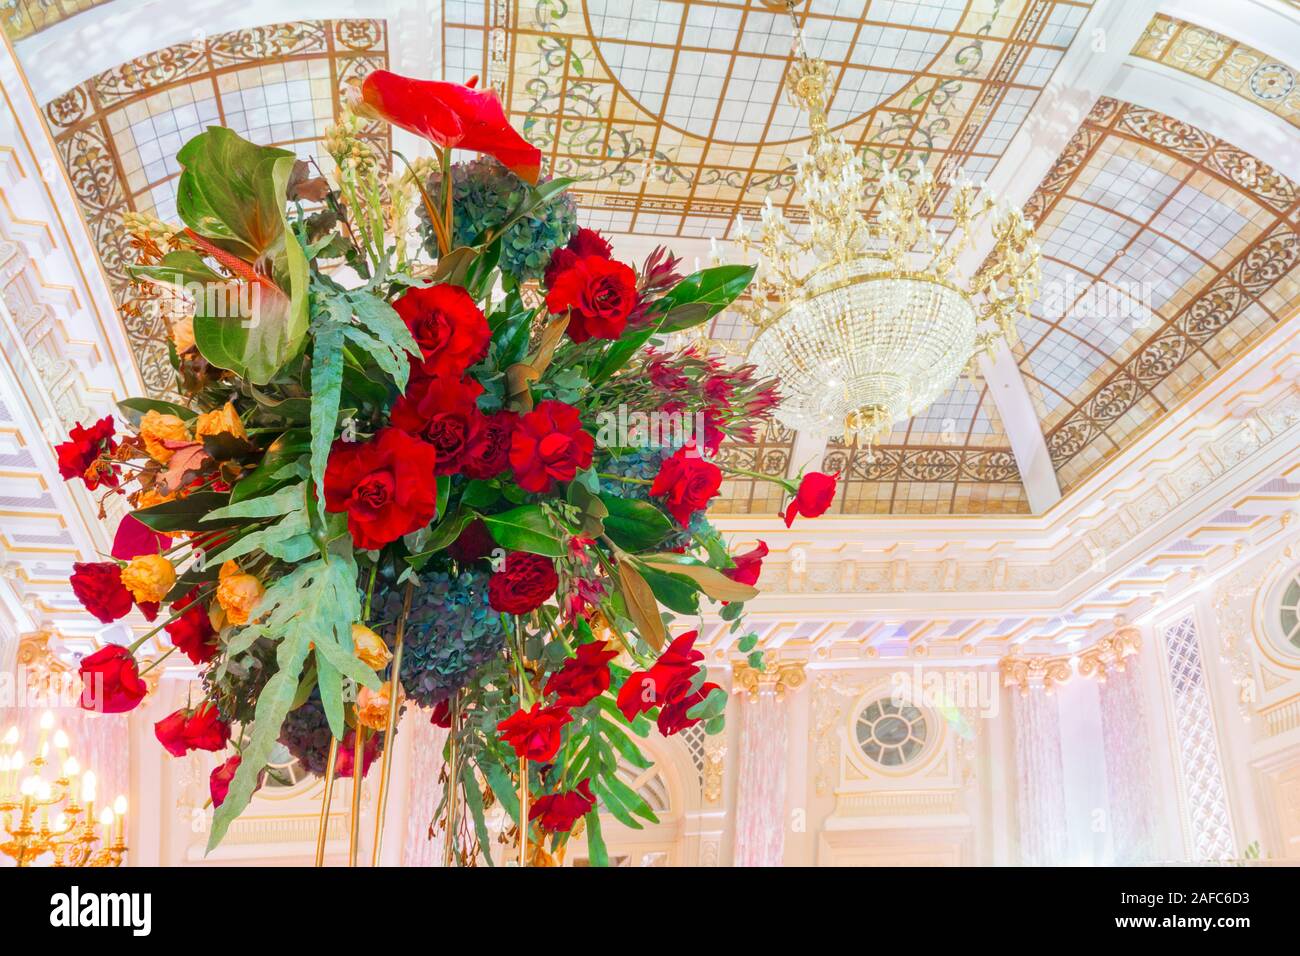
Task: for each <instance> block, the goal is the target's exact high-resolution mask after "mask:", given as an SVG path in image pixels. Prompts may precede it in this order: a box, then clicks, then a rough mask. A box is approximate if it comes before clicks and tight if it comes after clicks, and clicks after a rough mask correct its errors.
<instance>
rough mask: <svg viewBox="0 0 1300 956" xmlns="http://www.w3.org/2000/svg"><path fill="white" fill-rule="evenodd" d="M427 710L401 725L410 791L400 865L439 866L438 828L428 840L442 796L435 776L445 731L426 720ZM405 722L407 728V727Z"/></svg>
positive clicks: (418, 711)
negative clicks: (407, 749) (406, 736)
mask: <svg viewBox="0 0 1300 956" xmlns="http://www.w3.org/2000/svg"><path fill="white" fill-rule="evenodd" d="M427 714H428V712H427V711H424V710H416V711H415V712H414V713H413V714H412V715H410V719H408V720H407V721H406V722H405V723H404V724H403V725H402V728H401V731H400V733H399V739H400V736H401V735H402V734H408V733H409V734H410V740H409V741H408V744H409V745H410V748H411V749H410V751H409V753H408V755H407V759H408V761H409V764H408V766H409V772H408V774H407V781H408V785H409V787H410V793H409V794H408V797H407V802H406V833H405V834H404V839H403V841H402V866H442V847H443V839H444V836H443V834H442V832H441V831H439V832H437V833H435V834H434V836H433V839H429V824H430V823H431V822H432V821H433V811H434V810H435V809H436V808H437V806H438V801H439V800H440V799H441V798H442V788H441V787H440V786H439V785H438V775H439V774H440V773H442V764H443V760H442V748H443V744H445V743H446V741H447V731H446V730H444V729H443V728H442V727H435V726H434V725H433V724H431V723H430V722H429V718H428V715H427ZM408 725H409V729H408Z"/></svg>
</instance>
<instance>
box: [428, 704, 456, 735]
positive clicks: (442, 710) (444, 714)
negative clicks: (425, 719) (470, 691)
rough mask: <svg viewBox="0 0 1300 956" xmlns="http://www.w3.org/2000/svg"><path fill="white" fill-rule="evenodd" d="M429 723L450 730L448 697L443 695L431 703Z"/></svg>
mask: <svg viewBox="0 0 1300 956" xmlns="http://www.w3.org/2000/svg"><path fill="white" fill-rule="evenodd" d="M429 723H431V724H433V726H435V727H445V728H446V729H447V730H451V698H450V697H444V698H443V699H442V700H440V701H438V703H436V704H434V705H433V709H432V710H431V711H430V712H429Z"/></svg>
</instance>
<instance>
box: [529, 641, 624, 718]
mask: <svg viewBox="0 0 1300 956" xmlns="http://www.w3.org/2000/svg"><path fill="white" fill-rule="evenodd" d="M616 657H618V651H614V650H610V649H609V645H607V644H606V643H605V642H604V641H593V642H592V643H590V644H582V645H580V646H579V647H578V652H577V656H576V657H570V658H569V659H568V660H566V661H565V662H564V666H563V667H561V668H560V669H559V670H558V671H556V672H555V673H554V674H552V675H551V676H550V679H549V680H547V682H546V693H548V694H558V695H559V698H558V699H557V700H556V701H555V706H557V707H582V706H583V705H585V704H588V703H590V702H591V701H593V700H595V699H596V698H597V697H599V696H600V695H601V694H603V693H605V691H607V690H609V662H610V661H612V660H613V659H614V658H616Z"/></svg>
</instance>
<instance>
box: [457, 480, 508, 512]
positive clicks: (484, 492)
mask: <svg viewBox="0 0 1300 956" xmlns="http://www.w3.org/2000/svg"><path fill="white" fill-rule="evenodd" d="M500 497H501V492H500V490H499V489H498V488H497V487H496V486H495V485H493V484H492V483H491V482H490V481H482V480H480V479H477V478H476V479H474V480H473V481H471V482H470V483H469V484H467V485H466V486H465V490H464V491H462V492H461V494H460V501H461V504H463V505H465V506H466V507H467V508H486V507H487V506H488V505H490V504H494V503H496V500H497V499H498V498H500Z"/></svg>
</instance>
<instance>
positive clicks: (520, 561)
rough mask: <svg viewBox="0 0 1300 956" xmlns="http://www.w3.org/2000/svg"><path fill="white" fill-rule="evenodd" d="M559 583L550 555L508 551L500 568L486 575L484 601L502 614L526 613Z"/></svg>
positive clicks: (535, 606) (540, 603)
mask: <svg viewBox="0 0 1300 956" xmlns="http://www.w3.org/2000/svg"><path fill="white" fill-rule="evenodd" d="M559 586H560V578H559V575H557V574H556V573H555V562H554V561H552V560H551V559H550V558H548V557H546V556H544V555H540V554H528V553H527V552H525V551H511V552H510V553H509V554H507V555H506V560H505V564H504V565H503V566H502V568H501V570H500V571H497V572H496V573H495V574H493V575H492V577H490V578H488V604H490V605H491V606H492V609H493V610H496V611H502V612H503V613H505V614H527V613H528V612H529V611H535V610H537V609H538V608H539V607H541V606H542V605H543V604H545V603H546V602H547V601H548V600H549V599H550V597H551V595H552V594H554V593H555V589H556V588H558V587H559Z"/></svg>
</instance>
